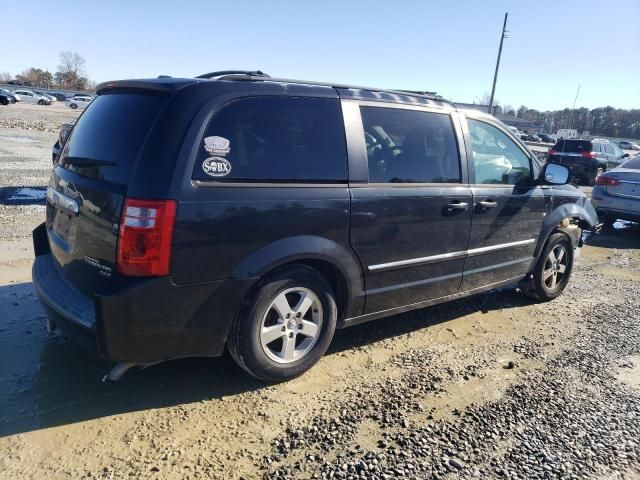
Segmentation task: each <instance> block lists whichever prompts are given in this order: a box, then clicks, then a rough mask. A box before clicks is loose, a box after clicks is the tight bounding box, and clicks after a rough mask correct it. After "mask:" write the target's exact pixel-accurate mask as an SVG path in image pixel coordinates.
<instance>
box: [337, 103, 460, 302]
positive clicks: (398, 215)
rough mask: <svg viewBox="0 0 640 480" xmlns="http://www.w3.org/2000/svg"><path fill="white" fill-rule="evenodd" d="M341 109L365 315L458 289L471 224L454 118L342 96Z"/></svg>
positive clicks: (428, 110) (448, 114) (441, 112)
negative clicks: (360, 167) (363, 168)
mask: <svg viewBox="0 0 640 480" xmlns="http://www.w3.org/2000/svg"><path fill="white" fill-rule="evenodd" d="M343 112H344V114H345V122H346V125H347V127H348V135H347V141H348V145H349V157H350V159H349V165H350V182H351V183H350V186H351V245H352V247H353V249H354V250H355V252H356V253H357V255H358V258H359V259H360V262H361V264H362V267H363V270H364V272H365V284H366V295H367V298H366V306H365V313H374V312H378V311H382V310H389V309H392V308H394V307H401V306H404V305H410V304H416V303H420V302H424V301H428V300H432V299H435V298H440V297H445V296H447V295H451V294H454V293H457V291H458V288H459V286H460V280H461V276H462V267H463V264H464V256H465V250H466V248H467V244H468V241H469V229H470V226H471V209H470V204H471V191H470V189H469V186H468V184H467V177H466V165H465V166H464V167H463V164H464V163H461V155H460V148H459V145H460V144H461V142H460V141H459V139H460V138H461V137H460V134H461V132H460V130H459V124H458V123H457V118H456V117H454V116H453V114H452V113H451V112H449V111H446V110H442V109H437V108H426V107H413V106H405V105H397V104H385V103H379V102H360V103H358V102H355V101H343ZM462 158H464V157H462ZM359 165H366V166H367V167H368V169H367V171H365V172H364V175H363V176H362V177H359V174H360V172H359Z"/></svg>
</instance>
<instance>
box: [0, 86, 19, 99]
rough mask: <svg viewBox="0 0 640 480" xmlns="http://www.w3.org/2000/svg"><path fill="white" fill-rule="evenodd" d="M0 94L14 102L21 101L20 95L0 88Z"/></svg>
mask: <svg viewBox="0 0 640 480" xmlns="http://www.w3.org/2000/svg"><path fill="white" fill-rule="evenodd" d="M0 92H1V93H4V94H6V95H9V96H11V97H13V99H14V100H15V101H16V102H19V101H20V100H21V98H20V95H18V94H17V93H15V92H10V91H9V90H5V89H4V88H0Z"/></svg>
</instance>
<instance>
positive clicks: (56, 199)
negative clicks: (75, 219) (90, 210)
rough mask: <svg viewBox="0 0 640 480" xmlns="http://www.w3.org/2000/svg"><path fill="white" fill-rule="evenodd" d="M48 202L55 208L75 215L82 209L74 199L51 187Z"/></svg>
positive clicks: (48, 190) (48, 191) (48, 189)
mask: <svg viewBox="0 0 640 480" xmlns="http://www.w3.org/2000/svg"><path fill="white" fill-rule="evenodd" d="M47 200H48V201H49V203H50V204H51V205H53V206H55V207H60V208H63V209H65V210H69V211H71V212H73V213H75V214H77V213H78V212H79V211H80V207H79V206H78V202H77V201H75V200H74V199H73V198H69V197H67V196H66V195H64V194H62V193H60V192H58V191H57V190H54V189H53V188H51V187H47Z"/></svg>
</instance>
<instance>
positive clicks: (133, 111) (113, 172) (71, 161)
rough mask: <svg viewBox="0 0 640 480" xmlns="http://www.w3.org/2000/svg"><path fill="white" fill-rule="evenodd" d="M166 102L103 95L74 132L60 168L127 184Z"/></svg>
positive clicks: (133, 96) (89, 108)
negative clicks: (149, 133)
mask: <svg viewBox="0 0 640 480" xmlns="http://www.w3.org/2000/svg"><path fill="white" fill-rule="evenodd" d="M165 101H166V98H165V97H158V96H154V95H140V94H123V93H112V94H107V95H100V96H99V97H98V98H96V99H95V100H94V101H93V102H91V104H90V105H89V106H88V107H87V109H86V110H85V112H84V113H83V114H82V116H81V117H80V119H79V120H78V122H77V124H76V125H75V127H74V128H73V131H72V133H71V137H70V138H69V140H68V141H67V143H66V144H65V146H64V150H63V152H62V155H61V160H60V165H61V166H62V167H63V168H66V169H67V170H71V171H72V172H75V173H78V174H79V175H83V176H86V177H90V178H96V179H99V180H107V181H110V182H115V183H121V184H127V183H128V181H129V176H130V174H131V171H132V169H133V165H134V163H135V161H136V159H137V157H138V155H139V154H140V150H141V149H142V146H143V144H144V141H145V138H146V136H147V134H148V132H149V128H150V127H151V124H152V123H153V120H154V119H155V118H156V116H157V114H158V112H159V110H160V108H161V107H162V105H163V104H164V102H165Z"/></svg>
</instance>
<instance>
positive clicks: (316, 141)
mask: <svg viewBox="0 0 640 480" xmlns="http://www.w3.org/2000/svg"><path fill="white" fill-rule="evenodd" d="M193 178H195V179H201V180H218V181H228V180H231V181H236V182H237V181H258V182H259V181H297V182H328V183H332V182H345V181H346V180H347V149H346V143H345V136H344V126H343V122H342V111H341V108H340V103H339V101H338V100H337V99H327V98H306V97H298V98H297V97H257V98H245V99H241V100H236V101H234V102H232V103H231V104H229V105H228V106H226V107H224V108H223V109H222V110H220V112H219V113H217V114H216V115H215V116H214V117H213V118H212V119H211V121H210V123H209V126H208V127H207V131H206V134H205V136H204V139H203V140H202V141H201V144H200V147H199V153H198V160H197V162H196V165H195V167H194V171H193Z"/></svg>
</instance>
